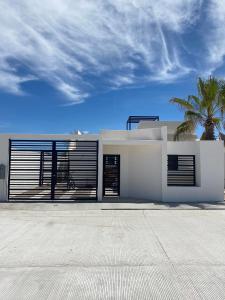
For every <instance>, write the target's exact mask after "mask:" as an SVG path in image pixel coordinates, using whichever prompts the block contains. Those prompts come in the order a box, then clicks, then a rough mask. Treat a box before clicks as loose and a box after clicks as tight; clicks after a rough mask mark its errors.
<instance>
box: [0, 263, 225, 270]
mask: <svg viewBox="0 0 225 300" xmlns="http://www.w3.org/2000/svg"><path fill="white" fill-rule="evenodd" d="M168 266H170V267H171V266H176V267H196V266H197V267H223V268H224V267H225V264H211V263H198V264H197V265H196V263H191V264H188V263H174V262H171V261H168V262H167V263H152V264H134V265H130V264H115V265H77V264H62V265H60V264H57V265H24V266H21V265H20V266H0V270H1V269H33V268H34V269H54V268H81V269H82V268H83V269H102V268H148V267H168Z"/></svg>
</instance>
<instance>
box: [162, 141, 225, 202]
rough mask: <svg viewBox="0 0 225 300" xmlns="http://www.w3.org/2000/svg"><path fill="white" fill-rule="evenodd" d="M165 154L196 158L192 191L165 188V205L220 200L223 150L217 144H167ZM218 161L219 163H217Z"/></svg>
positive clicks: (185, 188)
mask: <svg viewBox="0 0 225 300" xmlns="http://www.w3.org/2000/svg"><path fill="white" fill-rule="evenodd" d="M167 154H187V155H190V154H193V155H196V172H197V173H196V181H197V182H196V183H197V186H195V187H173V186H167V185H166V186H165V187H164V189H163V201H165V202H206V201H210V202H216V201H223V199H224V161H223V160H224V146H223V143H222V142H219V141H198V142H197V141H196V142H168V143H167ZM221 161H222V163H221Z"/></svg>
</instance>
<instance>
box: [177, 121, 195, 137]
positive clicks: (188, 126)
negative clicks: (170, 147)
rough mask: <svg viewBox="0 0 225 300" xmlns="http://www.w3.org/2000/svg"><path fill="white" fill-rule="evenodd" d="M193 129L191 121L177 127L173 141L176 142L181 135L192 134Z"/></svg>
mask: <svg viewBox="0 0 225 300" xmlns="http://www.w3.org/2000/svg"><path fill="white" fill-rule="evenodd" d="M195 127H196V126H195V124H194V123H193V122H192V121H191V120H188V121H184V122H183V123H181V124H180V125H179V126H178V127H177V130H176V132H175V134H174V140H175V141H178V140H179V138H180V136H181V135H182V134H185V133H191V132H193V130H194V129H195Z"/></svg>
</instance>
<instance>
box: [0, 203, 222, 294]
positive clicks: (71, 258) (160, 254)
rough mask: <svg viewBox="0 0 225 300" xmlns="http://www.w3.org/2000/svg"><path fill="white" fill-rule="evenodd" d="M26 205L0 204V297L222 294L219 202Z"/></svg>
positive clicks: (220, 214) (220, 212) (220, 213)
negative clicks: (199, 205) (198, 205)
mask: <svg viewBox="0 0 225 300" xmlns="http://www.w3.org/2000/svg"><path fill="white" fill-rule="evenodd" d="M29 205H30V204H26V205H25V206H24V207H28V208H30V209H29V210H28V209H23V207H20V209H15V207H14V209H6V208H4V207H1V206H0V228H1V230H0V299H4V300H8V299H11V300H15V299H22V300H24V299H38V300H42V299H54V300H56V299H63V300H64V299H75V300H83V299H85V300H86V299H102V300H107V299H135V300H137V299H141V300H144V299H148V300H149V299H173V300H174V299H182V300H184V299H213V300H215V299H225V210H223V209H221V210H177V209H176V210H175V209H171V210H75V209H73V207H72V205H70V204H68V205H67V206H66V205H63V206H60V205H59V206H52V205H45V204H43V205H40V206H39V207H38V209H37V208H35V207H34V208H33V206H32V205H30V206H29ZM11 208H13V206H12V207H11Z"/></svg>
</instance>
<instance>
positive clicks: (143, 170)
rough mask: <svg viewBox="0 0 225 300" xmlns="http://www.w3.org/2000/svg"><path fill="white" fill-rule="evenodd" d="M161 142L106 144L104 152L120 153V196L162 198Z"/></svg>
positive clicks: (157, 199)
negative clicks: (150, 143)
mask: <svg viewBox="0 0 225 300" xmlns="http://www.w3.org/2000/svg"><path fill="white" fill-rule="evenodd" d="M161 147H162V146H161V144H152V145H139V146H137V145H131V146H118V145H104V146H103V153H104V154H120V196H121V197H122V198H128V197H129V198H131V199H132V198H133V199H135V198H136V199H143V200H149V201H160V200H162V167H161V166H162V151H161Z"/></svg>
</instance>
